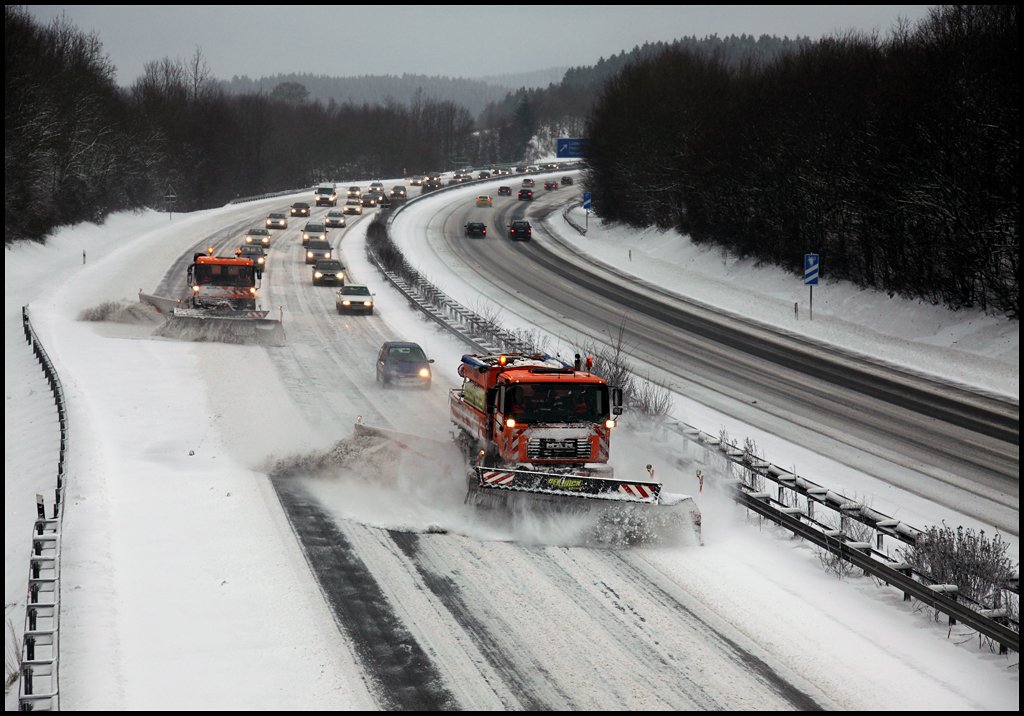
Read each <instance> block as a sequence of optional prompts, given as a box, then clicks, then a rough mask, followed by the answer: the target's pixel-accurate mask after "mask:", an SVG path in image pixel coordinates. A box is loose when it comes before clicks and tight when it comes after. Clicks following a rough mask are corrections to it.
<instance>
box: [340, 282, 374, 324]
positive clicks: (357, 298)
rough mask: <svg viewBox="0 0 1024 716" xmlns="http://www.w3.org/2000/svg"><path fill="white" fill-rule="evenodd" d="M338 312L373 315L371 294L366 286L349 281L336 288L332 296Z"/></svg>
mask: <svg viewBox="0 0 1024 716" xmlns="http://www.w3.org/2000/svg"><path fill="white" fill-rule="evenodd" d="M334 307H335V308H336V309H337V310H338V313H365V314H367V315H368V316H372V315H373V294H372V293H370V289H368V288H367V287H366V286H362V285H360V284H356V283H350V284H348V285H346V286H342V287H341V288H339V289H338V293H337V294H335V296H334Z"/></svg>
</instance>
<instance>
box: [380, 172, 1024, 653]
mask: <svg viewBox="0 0 1024 716" xmlns="http://www.w3.org/2000/svg"><path fill="white" fill-rule="evenodd" d="M448 188H456V187H446V188H443V189H439V190H436V191H434V192H431V193H430V194H434V193H437V192H438V191H445V190H446V189H448ZM430 194H428V195H427V196H429V195H430ZM417 198H419V197H417ZM411 201H412V200H410V202H407V204H408V203H411ZM404 206H405V204H403V205H402V206H400V207H398V208H397V209H396V210H394V211H393V212H392V213H391V215H390V216H389V217H388V219H387V222H386V226H385V231H386V232H388V231H389V230H390V227H391V224H392V223H393V221H394V219H395V217H396V216H397V215H398V214H399V213H400V211H401V209H402V208H404ZM386 240H387V241H388V242H390V236H387V238H386ZM392 245H393V244H392ZM395 250H396V251H397V248H396V249H395ZM367 253H368V254H369V256H370V259H371V261H372V262H373V263H374V264H375V265H376V266H377V268H378V269H379V270H380V271H381V273H382V274H384V276H385V277H386V278H387V279H388V280H389V281H390V282H391V283H392V285H394V286H395V288H396V289H398V290H399V291H400V292H401V293H402V294H403V295H404V296H405V297H406V298H407V299H408V300H409V302H410V304H412V305H413V306H415V307H417V308H419V309H420V310H421V311H422V312H423V313H424V314H426V315H427V316H428V317H429V318H430V319H431V320H433V321H435V322H436V323H438V324H440V325H442V326H444V327H445V328H447V329H448V330H449V331H451V332H452V333H453V334H455V335H457V336H458V337H460V338H462V339H463V340H465V341H466V342H467V343H468V344H469V345H471V346H473V347H474V348H475V349H476V350H481V351H485V352H489V353H496V352H502V351H522V350H526V351H529V350H532V348H530V347H528V346H523V345H522V344H521V343H520V342H519V341H518V340H517V339H516V337H515V336H513V335H511V334H509V333H508V331H504V330H503V329H501V327H500V326H497V325H495V324H494V323H493V322H490V321H487V320H486V319H484V318H481V317H480V316H478V315H476V314H475V313H474V312H473V311H471V310H470V309H467V308H465V307H464V306H461V305H460V304H458V303H457V302H455V301H454V300H452V299H451V298H449V297H448V296H447V295H445V294H444V292H443V291H441V290H440V289H438V288H437V287H436V286H434V285H433V284H432V283H430V282H429V281H427V280H426V279H424V278H423V277H422V276H420V274H419V272H417V271H416V270H415V269H413V268H412V267H411V266H409V265H408V264H406V263H405V259H404V258H403V259H402V262H403V267H402V272H401V275H399V274H398V273H395V272H392V271H387V270H385V269H384V268H383V267H382V266H381V264H380V263H379V261H378V259H377V256H376V254H375V253H373V251H372V250H371V246H370V242H369V241H367ZM404 277H410V278H411V280H407V279H406V278H404ZM668 427H669V429H671V430H672V431H673V432H675V433H676V434H677V435H679V436H680V437H682V438H684V439H686V440H689V441H691V442H695V443H698V444H700V445H703V446H705V447H707V446H717V447H718V449H719V451H720V452H721V454H722V456H723V457H724V458H725V459H726V460H727V461H728V462H729V463H731V464H733V465H736V466H738V467H740V468H741V469H742V470H743V474H744V475H748V476H751V477H752V478H754V479H757V480H768V481H771V482H774V483H775V485H776V495H775V496H774V497H773V496H771V495H770V494H769V493H766V492H763V491H762V489H761V487H763V486H761V485H752V486H744V487H742V488H741V489H739V490H737V492H736V495H735V499H736V501H737V502H739V503H741V504H743V505H745V506H747V507H748V508H749V509H752V510H755V511H757V512H758V513H759V514H762V515H764V516H765V517H768V518H770V519H772V520H773V521H774V522H776V523H777V524H779V525H781V526H783V527H786V528H787V529H790V530H791V531H793V533H794V534H797V535H798V536H800V537H802V538H804V539H807V540H808V541H810V542H812V543H814V544H815V545H817V546H819V547H820V548H821V549H825V550H827V551H829V552H830V553H832V554H834V555H836V556H837V557H839V558H840V559H842V560H845V561H847V562H849V563H851V564H854V565H856V566H857V567H859V568H861V569H863V570H864V571H865V573H868V574H871V575H873V576H875V577H877V578H879V579H881V580H883V581H885V582H886V583H888V584H892V585H894V586H897V587H898V588H900V589H902V590H903V592H904V598H905V599H908V600H909V599H910V598H911V597H913V598H916V599H918V600H919V601H921V602H922V603H924V604H926V605H928V606H930V607H932V608H934V609H936V610H938V611H939V612H941V613H943V614H946V615H948V616H949V618H950V620H951V623H954V621H953V620H959V621H960V622H962V623H964V624H966V625H968V626H970V627H971V628H973V629H977V630H978V632H979V633H981V634H983V635H985V636H986V637H989V638H990V639H993V640H994V641H996V642H997V643H998V644H999V645H1000V652H1001V653H1005V652H1006V651H1007V650H1012V651H1015V652H1017V653H1019V652H1020V636H1019V632H1020V625H1019V623H1018V622H1011V621H1010V619H1009V617H1008V616H1007V612H1006V610H1004V609H1000V608H999V607H998V605H994V607H993V608H985V607H984V606H982V605H977V604H975V605H974V607H973V608H972V606H971V605H970V604H967V603H965V601H964V599H965V598H964V597H950V596H946V595H947V594H954V593H955V591H956V589H955V587H952V586H951V585H939V584H936V582H935V580H934V579H932V578H931V577H929V576H928V575H926V574H922V573H920V572H918V571H916V570H914V568H913V567H911V566H910V565H907V564H905V563H903V562H901V561H898V560H896V559H894V558H893V557H892V556H891V555H889V554H888V553H887V552H883V549H884V547H885V538H886V537H889V538H892V539H895V540H897V541H899V542H901V543H903V544H906V545H910V546H913V545H915V544H916V543H917V540H918V538H919V537H920V536H921V535H922V534H923V532H922V531H921V530H920V529H918V528H916V527H914V526H912V525H909V524H907V523H905V522H903V521H902V520H898V519H895V518H893V517H890V516H888V515H885V514H883V513H881V512H879V511H877V510H875V509H873V508H871V507H870V506H868V505H865V504H864V503H863V501H861V500H856V499H852V498H849V497H846V496H844V495H842V494H840V493H839V492H837V491H835V490H832V489H829V488H826V487H824V486H822V485H820V484H818V483H816V482H812V481H811V480H808V479H807V478H804V477H801V476H799V475H796V474H793V473H791V472H789V471H788V470H785V469H783V468H780V467H778V466H776V465H773V464H771V463H770V462H768V461H766V460H763V459H761V458H759V457H756V456H753V455H750V454H749V453H747V452H746V451H745V450H741V449H739V448H736V447H735V446H732V445H728V444H726V443H723V441H722V440H721V439H720V438H718V437H714V436H711V435H709V434H708V433H705V432H703V431H701V430H700V429H699V428H696V427H693V426H691V425H687V424H685V423H682V422H679V421H670V422H669V423H668ZM754 479H752V482H753V481H754ZM801 498H802V499H803V501H804V506H803V507H800V506H798V504H797V503H798V501H799V500H800V499H801ZM752 500H753V501H754V502H752ZM816 506H820V509H825V510H831V511H832V512H833V513H834V515H835V516H837V517H838V520H837V521H838V523H839V529H834V528H832V527H831V526H830V525H827V524H825V523H824V522H821V521H819V520H818V519H816V516H815V508H816ZM851 521H853V522H857V523H860V524H861V525H863V526H864V527H865V528H867V529H870V530H871V531H872V533H873V536H874V540H875V546H874V547H872V545H871V544H870V543H866V542H859V541H855V540H853V539H851V538H850V537H849V536H848V535H847V531H848V525H849V523H850V522H851ZM1004 593H1005V594H1004V596H1003V597H1002V599H1003V601H1004V602H1005V601H1009V600H1010V599H1011V598H1012V597H1010V595H1011V594H1012V595H1015V596H1016V601H1017V607H1018V608H1017V609H1015V610H1011V612H1012V613H1013V614H1019V588H1018V586H1017V584H1016V583H1014V584H1011V585H1005V589H1004ZM958 599H959V600H960V601H958Z"/></svg>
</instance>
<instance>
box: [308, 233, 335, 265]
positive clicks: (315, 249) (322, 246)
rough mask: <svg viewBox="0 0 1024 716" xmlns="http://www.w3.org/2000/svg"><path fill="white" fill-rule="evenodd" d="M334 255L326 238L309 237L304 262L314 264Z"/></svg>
mask: <svg viewBox="0 0 1024 716" xmlns="http://www.w3.org/2000/svg"><path fill="white" fill-rule="evenodd" d="M333 257H334V249H333V248H332V247H331V242H330V241H328V240H327V239H310V240H309V243H308V244H307V245H306V263H307V264H315V263H316V262H317V261H324V260H325V259H329V258H333Z"/></svg>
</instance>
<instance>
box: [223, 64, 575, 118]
mask: <svg viewBox="0 0 1024 716" xmlns="http://www.w3.org/2000/svg"><path fill="white" fill-rule="evenodd" d="M531 74H538V75H539V73H531ZM562 74H564V70H562ZM513 76H514V75H508V77H509V78H511V77H513ZM524 76H525V75H524ZM558 79H561V76H559V78H558ZM556 81H557V80H556ZM282 82H297V83H298V84H301V85H302V86H303V87H305V88H306V90H307V91H308V92H309V99H310V100H311V101H313V100H320V101H321V102H323V103H325V104H326V103H328V102H330V101H331V100H334V101H335V102H336V103H338V104H353V105H357V106H358V105H362V104H370V105H378V104H384V103H386V102H387V101H389V100H390V101H393V102H395V103H397V104H400V105H403V106H409V105H410V104H411V103H412V102H413V101H414V100H415V99H416V97H417V93H419V96H420V97H421V98H422V99H431V100H436V101H449V102H454V103H455V104H457V105H461V106H463V107H465V108H466V109H467V110H469V112H470V114H472V115H473V116H474V117H475V116H477V115H478V114H480V112H481V111H482V110H483V108H484V107H486V106H487V105H488V104H490V103H491V102H497V101H500V100H502V99H504V98H505V95H506V94H508V92H509V88H510V85H497V84H489V83H488V82H485V81H483V80H479V79H463V78H452V77H428V76H427V75H412V74H403V75H402V76H400V77H398V76H395V75H360V76H358V77H328V76H326V75H313V74H294V73H293V74H279V75H273V76H271V77H261V78H259V79H255V80H254V79H252V78H250V77H247V76H242V77H237V76H236V77H233V78H232V79H231V80H230V81H226V82H224V83H223V86H224V89H225V91H227V92H228V93H229V94H236V95H238V94H256V93H259V92H261V91H262V92H263V93H264V94H270V92H271V91H272V90H273V89H274V88H275V87H276V86H277V85H279V84H281V83H282ZM545 86H546V85H545Z"/></svg>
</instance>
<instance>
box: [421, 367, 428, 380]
mask: <svg viewBox="0 0 1024 716" xmlns="http://www.w3.org/2000/svg"><path fill="white" fill-rule="evenodd" d="M429 377H430V368H420V378H429Z"/></svg>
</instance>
